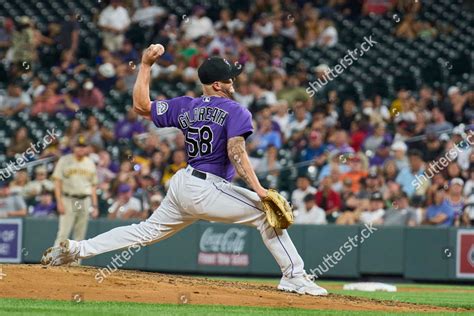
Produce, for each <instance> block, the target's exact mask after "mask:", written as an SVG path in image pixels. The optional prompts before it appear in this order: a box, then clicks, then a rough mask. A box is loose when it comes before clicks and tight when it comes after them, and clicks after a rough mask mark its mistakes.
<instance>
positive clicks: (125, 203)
mask: <svg viewBox="0 0 474 316" xmlns="http://www.w3.org/2000/svg"><path fill="white" fill-rule="evenodd" d="M117 193H118V196H117V200H116V201H115V202H114V204H112V206H111V207H110V208H109V215H108V218H110V219H131V218H139V219H145V218H146V217H147V212H144V211H142V207H141V203H140V200H139V199H137V198H136V197H134V196H133V191H132V188H131V187H130V185H128V184H126V183H122V184H120V185H119V187H118V190H117Z"/></svg>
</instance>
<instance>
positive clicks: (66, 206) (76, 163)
mask: <svg viewBox="0 0 474 316" xmlns="http://www.w3.org/2000/svg"><path fill="white" fill-rule="evenodd" d="M88 153H89V148H88V144H87V140H86V137H85V136H84V135H82V134H79V135H78V136H77V139H76V140H75V143H74V147H73V152H72V153H71V154H68V155H65V156H63V157H61V158H60V159H59V161H58V163H57V164H56V167H55V168H54V172H53V176H52V178H53V180H54V185H55V188H54V194H55V197H56V202H57V209H58V214H59V229H58V233H57V236H56V241H55V245H59V243H60V242H61V241H64V240H66V239H68V238H69V235H70V234H71V232H72V234H73V239H74V240H83V239H84V238H85V236H86V232H87V225H88V218H89V215H91V216H92V217H93V218H96V217H97V216H98V215H99V211H98V200H97V193H96V187H97V183H98V181H97V169H96V166H95V163H94V162H93V161H92V159H91V158H89V157H88Z"/></svg>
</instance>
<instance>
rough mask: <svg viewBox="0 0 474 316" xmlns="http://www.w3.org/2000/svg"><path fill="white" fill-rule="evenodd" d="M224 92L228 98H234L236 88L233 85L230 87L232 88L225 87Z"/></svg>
mask: <svg viewBox="0 0 474 316" xmlns="http://www.w3.org/2000/svg"><path fill="white" fill-rule="evenodd" d="M222 92H223V93H224V94H225V96H226V97H227V98H228V99H231V100H234V89H233V87H230V88H224V87H223V89H222Z"/></svg>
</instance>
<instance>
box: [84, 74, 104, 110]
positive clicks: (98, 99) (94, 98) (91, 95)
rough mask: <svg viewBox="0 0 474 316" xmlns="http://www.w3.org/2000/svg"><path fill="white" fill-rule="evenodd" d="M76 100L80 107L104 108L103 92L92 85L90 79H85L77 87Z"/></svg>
mask: <svg viewBox="0 0 474 316" xmlns="http://www.w3.org/2000/svg"><path fill="white" fill-rule="evenodd" d="M78 102H79V106H80V107H81V108H91V109H92V108H97V109H103V108H104V105H105V103H104V94H103V93H102V92H101V91H100V90H99V89H98V88H97V87H95V86H94V82H93V81H92V79H86V80H85V81H84V83H83V84H82V86H81V89H79V95H78Z"/></svg>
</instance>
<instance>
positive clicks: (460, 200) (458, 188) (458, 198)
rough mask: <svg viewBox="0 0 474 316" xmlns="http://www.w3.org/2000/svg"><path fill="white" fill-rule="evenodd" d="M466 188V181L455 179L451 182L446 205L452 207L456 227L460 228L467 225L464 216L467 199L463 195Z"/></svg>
mask: <svg viewBox="0 0 474 316" xmlns="http://www.w3.org/2000/svg"><path fill="white" fill-rule="evenodd" d="M463 187H464V180H463V179H461V178H454V179H451V181H449V189H448V192H447V194H446V203H447V204H448V205H449V206H451V208H452V209H453V210H454V217H455V218H454V225H455V226H460V225H461V224H462V223H464V224H467V223H466V222H465V220H466V219H465V218H463V216H464V214H463V211H464V205H465V204H466V201H465V198H464V196H463V194H462V191H463Z"/></svg>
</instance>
